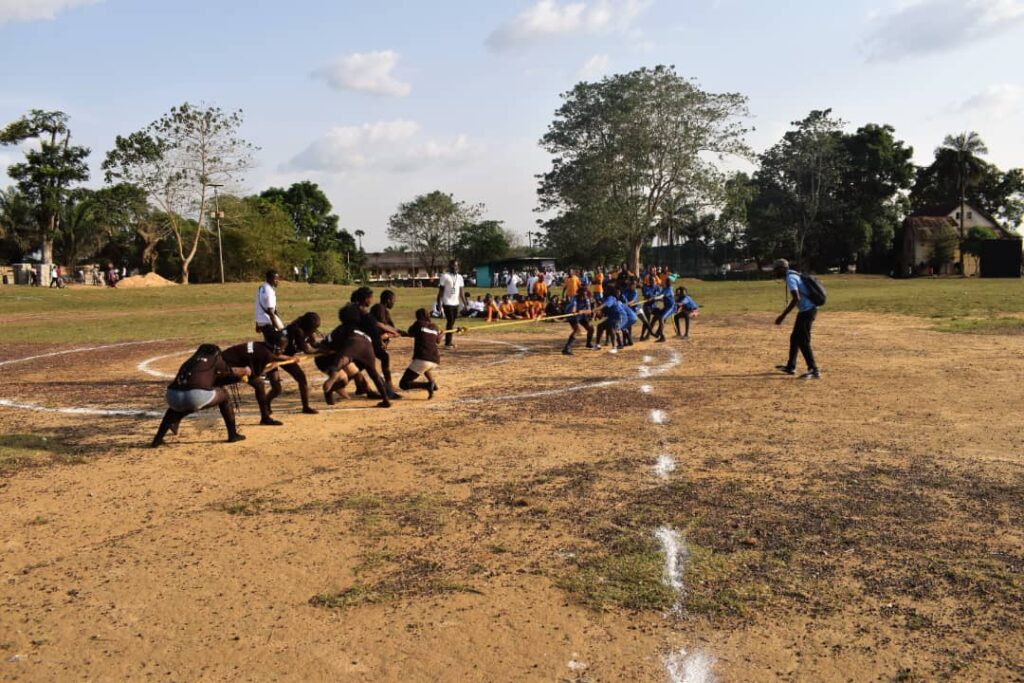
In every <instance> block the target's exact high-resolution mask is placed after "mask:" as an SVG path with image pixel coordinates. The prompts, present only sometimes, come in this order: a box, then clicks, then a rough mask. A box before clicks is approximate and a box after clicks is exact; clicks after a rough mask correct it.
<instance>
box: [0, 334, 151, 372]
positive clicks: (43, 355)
mask: <svg viewBox="0 0 1024 683" xmlns="http://www.w3.org/2000/svg"><path fill="white" fill-rule="evenodd" d="M163 341H167V340H166V339H150V340H149V341H133V342H121V343H119V344H104V345H102V346H88V347H85V348H81V349H67V350H65V351H53V352H51V353H41V354H39V355H38V356H27V357H25V358H15V359H13V360H5V361H0V367H3V366H5V365H14V364H15V363H27V362H29V361H31V360H39V359H40V358H53V357H54V356H64V355H67V354H69V353H85V352H86V351H102V350H104V349H116V348H120V347H122V346H133V345H139V344H159V343H160V342H163Z"/></svg>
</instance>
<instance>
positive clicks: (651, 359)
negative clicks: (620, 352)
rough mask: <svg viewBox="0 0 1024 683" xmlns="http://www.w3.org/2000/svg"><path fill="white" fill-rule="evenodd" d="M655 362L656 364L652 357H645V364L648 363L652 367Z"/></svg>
mask: <svg viewBox="0 0 1024 683" xmlns="http://www.w3.org/2000/svg"><path fill="white" fill-rule="evenodd" d="M653 362H654V359H653V358H652V357H650V356H644V363H646V364H648V365H650V364H651V363H653Z"/></svg>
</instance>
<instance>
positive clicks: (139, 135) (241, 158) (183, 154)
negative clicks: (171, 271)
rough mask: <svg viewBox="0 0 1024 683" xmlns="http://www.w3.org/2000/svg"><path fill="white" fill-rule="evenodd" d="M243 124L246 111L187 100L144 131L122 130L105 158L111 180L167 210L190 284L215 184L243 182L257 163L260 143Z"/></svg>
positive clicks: (183, 272)
mask: <svg viewBox="0 0 1024 683" xmlns="http://www.w3.org/2000/svg"><path fill="white" fill-rule="evenodd" d="M241 125H242V112H241V111H235V112H230V113H227V112H224V111H222V110H221V109H220V108H219V107H207V106H202V107H197V106H194V105H191V104H189V103H188V102H186V103H184V104H182V105H180V106H177V107H173V108H172V109H171V110H170V112H168V113H167V114H164V115H163V116H161V117H160V118H159V119H157V120H156V121H154V122H153V123H151V124H149V125H148V126H146V127H145V128H144V129H142V130H140V131H137V132H135V133H132V134H130V135H128V136H127V137H121V136H120V135H119V136H117V139H116V140H115V143H114V149H112V150H111V151H110V152H108V153H107V158H106V160H105V161H104V162H103V170H104V171H105V172H106V180H107V182H108V183H111V182H114V181H115V180H117V181H122V182H127V183H130V184H132V185H135V186H137V187H139V188H141V189H142V190H143V191H145V192H146V195H147V197H148V198H149V200H150V201H151V202H153V203H154V204H155V205H156V206H158V207H159V208H160V209H161V210H162V211H163V212H164V213H165V214H166V216H167V221H168V226H169V227H170V231H171V235H172V236H173V237H174V240H175V242H176V246H177V256H178V260H179V264H180V269H181V270H180V275H181V282H182V284H188V276H189V265H190V264H191V263H192V259H194V258H195V255H196V250H197V249H198V247H199V241H200V238H201V237H202V234H203V230H202V229H201V228H202V225H203V219H204V216H205V215H206V204H207V201H208V198H209V188H210V186H211V185H222V184H226V183H229V182H240V181H241V180H242V173H243V172H244V171H245V170H246V169H248V168H250V167H251V165H252V154H253V151H254V150H255V149H256V148H255V147H254V146H253V145H251V144H250V143H248V142H246V141H245V140H243V139H241V138H240V137H239V136H238V129H239V128H240V127H241ZM188 216H194V217H195V218H194V220H195V223H196V225H197V226H198V227H199V229H196V230H191V229H190V228H189V226H188V221H187V220H183V218H187V217H188Z"/></svg>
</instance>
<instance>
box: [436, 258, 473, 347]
mask: <svg viewBox="0 0 1024 683" xmlns="http://www.w3.org/2000/svg"><path fill="white" fill-rule="evenodd" d="M465 287H466V283H465V282H464V281H463V280H462V276H461V275H459V262H458V261H456V260H455V259H452V260H451V261H449V262H448V272H447V273H442V274H441V277H440V279H439V281H438V287H437V304H438V305H439V306H440V307H441V310H442V311H444V319H445V328H444V329H445V330H446V331H447V332H448V333H447V334H446V335H445V336H444V346H445V348H447V349H450V348H452V332H451V330H452V329H454V327H455V319H456V318H457V317H458V316H459V308H460V307H467V306H469V302H467V301H466V293H465V291H464V289H465Z"/></svg>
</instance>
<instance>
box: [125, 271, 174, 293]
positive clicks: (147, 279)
mask: <svg viewBox="0 0 1024 683" xmlns="http://www.w3.org/2000/svg"><path fill="white" fill-rule="evenodd" d="M176 284H178V283H177V282H171V281H170V280H168V279H167V278H164V277H160V276H159V275H157V274H156V273H146V274H145V275H132V276H131V277H126V278H125V279H123V280H118V282H117V287H118V289H138V288H140V287H173V286H174V285H176Z"/></svg>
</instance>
